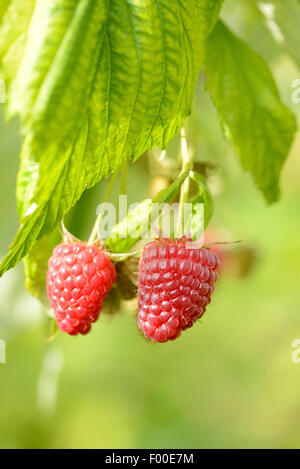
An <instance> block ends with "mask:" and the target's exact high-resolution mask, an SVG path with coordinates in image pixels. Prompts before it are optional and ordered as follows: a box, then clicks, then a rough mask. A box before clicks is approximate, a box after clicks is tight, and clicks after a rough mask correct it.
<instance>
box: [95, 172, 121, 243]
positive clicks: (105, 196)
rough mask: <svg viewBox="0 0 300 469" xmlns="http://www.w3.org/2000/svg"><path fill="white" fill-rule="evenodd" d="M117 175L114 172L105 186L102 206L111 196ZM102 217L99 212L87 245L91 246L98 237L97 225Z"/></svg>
mask: <svg viewBox="0 0 300 469" xmlns="http://www.w3.org/2000/svg"><path fill="white" fill-rule="evenodd" d="M117 175H118V171H116V172H115V173H114V174H113V175H112V176H111V178H110V181H109V184H108V186H107V189H106V192H105V194H104V198H103V201H102V203H103V204H105V203H106V202H107V201H108V199H109V196H110V194H111V191H112V188H113V185H114V182H115V180H116V177H117ZM102 217H103V212H102V210H100V213H99V215H98V216H97V218H96V221H95V224H94V227H93V230H92V233H91V236H90V238H89V241H88V244H93V243H94V242H95V241H96V239H97V237H98V225H99V223H100V221H101V218H102Z"/></svg>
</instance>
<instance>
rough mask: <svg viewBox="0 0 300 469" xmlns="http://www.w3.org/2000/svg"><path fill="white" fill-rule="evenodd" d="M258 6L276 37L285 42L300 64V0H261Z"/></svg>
mask: <svg viewBox="0 0 300 469" xmlns="http://www.w3.org/2000/svg"><path fill="white" fill-rule="evenodd" d="M257 5H258V8H259V9H260V10H261V12H262V13H263V15H264V17H265V19H266V24H267V26H268V27H269V28H270V30H271V32H272V33H273V36H274V38H275V39H276V40H277V41H279V42H282V41H283V43H284V44H285V46H286V47H287V49H288V50H289V52H290V54H291V55H292V56H293V57H294V59H295V61H296V62H297V63H298V65H300V47H299V40H300V37H299V29H300V5H299V1H298V0H265V1H262V0H259V1H257Z"/></svg>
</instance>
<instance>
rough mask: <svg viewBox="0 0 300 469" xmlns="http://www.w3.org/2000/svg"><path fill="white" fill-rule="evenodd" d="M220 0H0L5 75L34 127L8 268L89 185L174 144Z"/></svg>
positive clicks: (11, 108) (13, 110) (14, 104)
mask: <svg viewBox="0 0 300 469" xmlns="http://www.w3.org/2000/svg"><path fill="white" fill-rule="evenodd" d="M25 4H26V7H25ZM221 4H222V2H221V1H217V2H212V1H211V0H174V1H173V2H172V4H170V1H169V0H143V2H141V1H140V0H128V1H124V2H123V1H120V0H110V1H103V0H81V1H80V2H78V0H35V1H34V0H11V2H10V5H9V7H8V8H7V9H5V11H4V9H3V15H2V23H1V24H0V38H1V40H0V60H1V72H0V77H1V78H3V79H5V80H6V83H7V85H8V109H7V111H8V115H10V116H13V115H15V114H19V115H20V117H21V121H22V128H23V131H24V133H25V134H26V139H25V143H24V148H23V151H22V155H21V159H22V161H23V160H24V161H25V164H24V163H23V162H22V163H21V170H20V176H19V181H22V182H21V188H19V189H18V198H19V206H20V207H21V215H22V218H21V222H20V229H19V231H18V233H17V235H16V237H15V239H14V242H13V244H12V245H11V248H10V253H9V254H8V255H7V256H6V258H5V259H4V260H3V262H2V264H1V267H0V275H2V274H3V273H4V272H5V271H6V270H7V269H9V268H11V267H13V266H14V265H15V264H16V263H17V262H18V261H19V260H20V259H21V258H22V257H24V256H25V255H26V254H27V253H28V252H29V251H30V249H31V248H32V246H33V245H34V243H35V241H36V240H37V239H41V238H42V237H43V236H44V235H46V234H48V233H50V232H51V231H52V230H53V229H54V228H55V227H56V225H57V224H58V223H59V221H60V220H61V219H62V218H63V216H64V215H65V213H66V212H67V211H69V210H70V208H71V207H72V206H73V205H74V204H75V203H76V201H77V200H78V199H79V197H80V196H81V194H82V193H83V191H84V190H85V189H87V188H89V187H92V186H93V185H94V184H95V183H96V182H98V181H99V180H100V179H101V178H103V177H105V176H107V175H108V174H109V173H110V172H112V171H116V170H117V169H118V167H119V166H120V164H121V163H122V162H123V161H124V160H126V159H128V158H130V159H136V158H137V157H139V156H140V155H141V154H142V153H143V152H145V151H147V150H150V149H152V148H153V147H154V146H155V145H158V146H160V147H161V148H165V147H166V145H167V143H168V141H169V140H170V139H171V138H172V137H173V136H174V135H175V134H176V133H177V132H178V130H179V128H180V127H181V125H182V122H183V120H184V118H185V117H186V116H187V115H188V114H189V113H190V109H191V102H192V98H193V94H194V88H195V85H196V82H197V78H198V74H199V70H200V67H201V64H202V62H203V56H204V50H203V48H204V40H205V38H206V36H207V34H208V33H209V31H210V30H211V28H212V27H213V25H214V23H215V21H216V18H217V14H218V12H219V8H220V6H221ZM0 11H1V10H0ZM1 14H2V11H1ZM24 168H25V169H24ZM28 168H29V169H28ZM30 168H32V172H31V170H30ZM23 171H25V174H23ZM23 197H26V204H24V201H23ZM22 206H23V207H22Z"/></svg>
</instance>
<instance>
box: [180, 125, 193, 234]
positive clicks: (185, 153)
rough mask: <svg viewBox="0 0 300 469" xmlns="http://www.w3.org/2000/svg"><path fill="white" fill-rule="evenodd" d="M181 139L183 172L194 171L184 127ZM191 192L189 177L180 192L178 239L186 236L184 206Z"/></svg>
mask: <svg viewBox="0 0 300 469" xmlns="http://www.w3.org/2000/svg"><path fill="white" fill-rule="evenodd" d="M180 137H181V161H182V167H181V172H185V171H188V170H192V169H193V158H192V155H191V153H190V152H189V150H188V145H187V139H186V133H185V129H184V127H182V128H181V131H180ZM189 191H190V177H189V176H187V178H186V179H185V181H184V182H183V184H182V186H181V190H180V199H179V210H178V218H177V229H176V236H177V237H178V236H180V234H184V204H186V203H187V202H188V200H189Z"/></svg>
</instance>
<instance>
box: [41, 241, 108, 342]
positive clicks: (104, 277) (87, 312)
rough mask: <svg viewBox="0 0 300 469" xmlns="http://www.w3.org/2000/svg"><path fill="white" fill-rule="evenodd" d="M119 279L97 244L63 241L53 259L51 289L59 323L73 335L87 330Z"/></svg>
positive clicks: (50, 263) (50, 274)
mask: <svg viewBox="0 0 300 469" xmlns="http://www.w3.org/2000/svg"><path fill="white" fill-rule="evenodd" d="M115 281H116V269H115V267H114V265H113V264H112V262H111V261H110V260H109V258H108V257H107V255H106V254H105V253H104V252H103V251H100V250H99V249H98V248H97V247H96V246H88V245H87V244H84V243H81V242H78V243H70V244H59V245H58V246H56V248H55V249H54V251H53V254H52V257H51V258H50V260H49V267H48V275H47V293H48V297H49V299H50V301H51V307H52V308H53V310H54V313H55V318H56V320H57V323H58V327H59V329H60V330H61V331H63V332H67V333H68V334H70V335H77V334H83V335H84V334H87V333H88V332H89V331H90V329H91V324H92V323H93V322H95V321H97V319H98V317H99V314H100V311H101V308H102V304H103V301H104V299H105V297H106V295H107V294H108V292H109V290H110V289H111V287H112V285H113V283H114V282H115Z"/></svg>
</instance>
